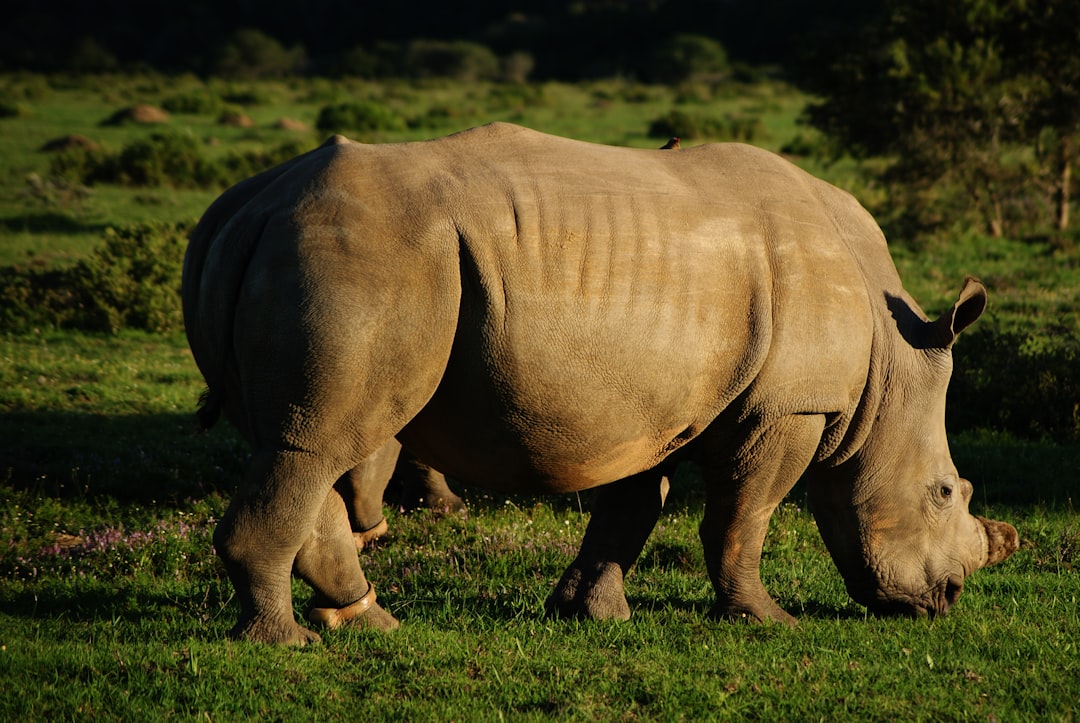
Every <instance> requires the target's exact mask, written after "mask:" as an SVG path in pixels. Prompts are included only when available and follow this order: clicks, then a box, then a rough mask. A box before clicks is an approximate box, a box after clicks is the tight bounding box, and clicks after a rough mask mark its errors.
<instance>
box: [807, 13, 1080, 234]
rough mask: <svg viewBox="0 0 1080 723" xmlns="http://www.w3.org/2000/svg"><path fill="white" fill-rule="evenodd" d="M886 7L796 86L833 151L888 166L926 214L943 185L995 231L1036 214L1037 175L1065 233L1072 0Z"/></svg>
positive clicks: (1079, 30) (943, 194) (1077, 77)
mask: <svg viewBox="0 0 1080 723" xmlns="http://www.w3.org/2000/svg"><path fill="white" fill-rule="evenodd" d="M883 5H884V7H883V12H882V15H881V17H880V18H879V20H878V21H877V22H874V23H871V24H870V25H869V26H867V27H865V28H863V29H862V32H860V33H859V34H857V35H856V36H854V37H853V38H851V42H850V43H849V44H848V45H847V47H846V49H845V50H843V51H841V52H839V53H835V54H832V55H831V56H830V55H828V54H823V55H822V57H819V58H818V59H817V62H816V63H812V64H809V65H808V69H809V72H808V73H807V74H805V75H804V76H803V77H804V80H807V81H808V84H809V85H810V87H811V89H812V90H814V91H816V92H817V93H818V94H819V95H820V96H821V98H822V100H821V101H820V102H818V103H815V104H813V105H811V106H810V107H809V108H808V110H807V118H808V119H809V121H810V123H811V124H812V125H814V126H816V127H817V128H819V129H820V130H822V131H824V132H825V133H826V134H827V136H828V137H829V138H830V139H831V141H832V142H833V144H834V147H835V149H843V151H844V152H847V153H851V154H853V155H855V156H857V157H866V156H885V157H888V158H890V159H892V163H891V165H890V169H889V174H890V178H891V179H892V180H894V181H897V182H899V183H901V184H904V186H905V187H906V189H907V191H908V192H909V194H910V195H909V196H908V199H909V200H910V199H913V198H918V199H921V200H922V202H923V203H924V210H925V206H933V205H934V204H940V203H941V202H943V201H946V200H948V197H949V194H948V193H947V192H948V191H949V190H950V189H951V190H952V192H953V197H954V198H957V197H958V198H960V199H961V200H962V199H966V202H964V203H961V204H960V206H959V207H962V206H963V205H967V206H968V207H969V208H974V209H977V210H978V212H979V213H980V214H981V216H982V219H983V220H984V222H985V223H986V226H987V228H988V230H989V231H990V232H991V233H992V234H994V235H1002V234H1003V233H1005V232H1006V227H1007V225H1008V224H1009V223H1010V221H1011V220H1012V218H1014V217H1015V213H1019V211H1016V212H1015V213H1014V214H1013V216H1011V215H1010V209H1014V210H1015V209H1029V208H1031V207H1032V204H1031V203H1029V202H1028V201H1025V200H1024V199H1025V198H1028V199H1030V197H1031V195H1032V189H1033V188H1036V185H1035V184H1032V183H1031V181H1032V180H1033V179H1043V180H1044V183H1043V185H1042V187H1043V188H1047V187H1049V186H1052V187H1053V188H1054V192H1055V194H1056V196H1057V204H1058V210H1057V214H1056V216H1057V218H1056V223H1055V225H1056V226H1057V227H1058V228H1059V229H1064V228H1065V227H1066V226H1067V224H1068V206H1069V199H1070V194H1069V186H1070V184H1071V182H1072V181H1071V167H1072V165H1073V164H1074V163H1075V162H1076V155H1077V150H1078V149H1077V133H1078V130H1080V102H1078V98H1077V93H1078V90H1080V60H1078V59H1077V48H1080V17H1078V8H1080V3H1077V2H1076V0H1028V1H1026V2H1010V3H1003V2H999V1H998V0H952V1H951V2H948V3H942V2H939V1H938V0H886V2H885V3H884V4H883ZM1033 152H1034V153H1033ZM1031 158H1034V161H1031V160H1029V159H1031ZM1032 163H1033V164H1034V165H1032ZM1051 178H1052V179H1053V180H1052V181H1046V179H1051ZM957 208H958V207H955V206H954V207H953V209H951V210H956V209H957ZM1028 213H1030V212H1029V211H1028ZM930 216H931V217H932V216H933V213H931V214H930Z"/></svg>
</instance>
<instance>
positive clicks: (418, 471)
mask: <svg viewBox="0 0 1080 723" xmlns="http://www.w3.org/2000/svg"><path fill="white" fill-rule="evenodd" d="M394 479H395V481H396V482H397V483H398V484H397V486H398V489H397V490H396V495H394V494H393V493H390V492H388V494H389V495H390V497H389V499H390V500H391V501H396V502H398V503H399V504H400V505H401V506H402V507H404V508H405V509H406V510H417V509H421V508H425V507H426V508H427V509H431V510H445V511H447V512H462V511H463V510H464V509H465V502H464V501H463V500H462V499H461V498H460V497H458V496H457V495H456V494H454V491H453V490H451V489H450V486H449V485H448V484H447V483H446V477H445V476H443V474H442V472H439V471H438V470H437V469H435V468H433V467H431V466H430V465H428V464H425V463H424V462H421V461H420V460H419V459H418V458H417V457H415V456H413V454H412V453H411V452H409V450H408V449H403V450H402V451H401V454H400V455H399V456H398V461H397V468H396V469H395V471H394ZM391 487H393V485H391Z"/></svg>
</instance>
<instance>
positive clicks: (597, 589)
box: [544, 562, 630, 620]
mask: <svg viewBox="0 0 1080 723" xmlns="http://www.w3.org/2000/svg"><path fill="white" fill-rule="evenodd" d="M544 608H545V610H546V611H547V614H548V615H550V616H552V617H557V618H590V619H592V620H629V619H630V606H629V605H628V604H627V602H626V595H625V594H624V593H623V574H622V569H621V568H620V567H619V566H618V565H616V564H615V563H611V562H607V563H600V564H599V565H597V566H596V567H595V568H593V569H591V570H590V569H588V568H586V569H582V568H581V567H577V566H576V565H571V566H570V567H569V568H567V570H566V572H564V573H563V576H562V579H560V580H559V583H558V584H557V585H556V586H555V590H554V591H553V592H552V593H551V595H550V596H549V597H548V599H547V602H546V603H545V604H544Z"/></svg>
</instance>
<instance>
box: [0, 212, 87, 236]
mask: <svg viewBox="0 0 1080 723" xmlns="http://www.w3.org/2000/svg"><path fill="white" fill-rule="evenodd" d="M107 226H108V224H105V223H101V222H86V221H80V220H79V219H78V218H76V217H74V216H72V215H70V214H67V213H61V212H58V211H41V212H37V213H26V214H23V215H21V216H12V217H9V218H4V219H0V229H2V230H3V231H6V232H8V233H67V234H88V235H92V236H95V237H96V236H100V235H101V234H102V233H103V232H104V231H105V229H106V227H107Z"/></svg>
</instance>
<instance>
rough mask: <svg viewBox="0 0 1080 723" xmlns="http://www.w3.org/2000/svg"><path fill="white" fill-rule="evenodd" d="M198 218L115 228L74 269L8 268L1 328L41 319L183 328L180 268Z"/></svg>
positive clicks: (1, 279) (1, 289)
mask: <svg viewBox="0 0 1080 723" xmlns="http://www.w3.org/2000/svg"><path fill="white" fill-rule="evenodd" d="M193 225H194V224H193V223H190V222H189V223H179V224H138V225H134V226H129V227H125V228H122V229H119V230H116V229H107V230H106V232H105V239H104V244H103V245H102V246H100V247H99V248H97V249H96V250H95V251H94V252H93V253H92V254H91V255H90V257H89V258H87V259H84V260H82V261H80V262H79V263H78V264H76V265H75V266H74V267H71V268H68V269H45V270H42V269H22V268H20V267H14V266H9V267H6V268H2V269H0V302H2V303H0V308H2V309H3V311H2V312H0V329H2V330H4V331H15V332H21V331H27V330H29V329H32V328H34V327H36V326H46V327H59V328H70V329H82V330H86V331H104V332H110V333H115V332H117V331H119V330H121V329H141V330H144V331H152V332H171V331H175V330H178V329H181V328H183V316H182V312H181V308H180V275H181V270H182V268H183V263H184V251H185V249H186V248H187V238H188V234H189V233H190V231H191V229H192V227H193Z"/></svg>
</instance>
